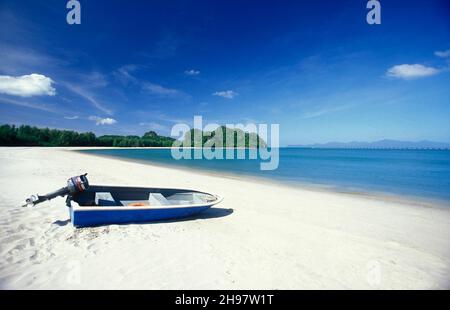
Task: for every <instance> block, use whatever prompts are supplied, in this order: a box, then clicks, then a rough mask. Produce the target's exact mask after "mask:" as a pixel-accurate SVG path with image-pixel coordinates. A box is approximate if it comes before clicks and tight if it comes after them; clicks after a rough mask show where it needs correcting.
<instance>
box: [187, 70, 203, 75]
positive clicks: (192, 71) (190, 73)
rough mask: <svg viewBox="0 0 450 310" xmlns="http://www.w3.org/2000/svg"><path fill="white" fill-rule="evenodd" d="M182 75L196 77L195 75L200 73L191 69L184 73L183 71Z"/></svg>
mask: <svg viewBox="0 0 450 310" xmlns="http://www.w3.org/2000/svg"><path fill="white" fill-rule="evenodd" d="M184 74H186V75H192V76H196V75H199V74H200V71H198V70H195V69H191V70H186V71H184Z"/></svg>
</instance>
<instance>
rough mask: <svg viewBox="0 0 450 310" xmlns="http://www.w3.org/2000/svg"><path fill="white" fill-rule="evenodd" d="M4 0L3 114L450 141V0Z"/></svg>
mask: <svg viewBox="0 0 450 310" xmlns="http://www.w3.org/2000/svg"><path fill="white" fill-rule="evenodd" d="M80 2H81V25H68V24H67V23H66V14H67V12H68V10H67V9H66V3H67V1H65V0H59V1H56V0H54V1H52V0H47V1H31V0H22V1H15V0H1V1H0V21H1V24H2V27H1V28H0V123H10V124H31V125H37V126H49V127H53V128H64V129H73V130H78V131H94V132H95V133H97V134H106V133H108V134H109V133H112V134H127V135H128V134H137V135H141V134H143V133H144V132H145V131H148V130H150V129H152V130H155V131H157V132H158V133H161V134H166V135H168V134H169V133H170V129H171V127H172V126H173V125H174V124H175V123H177V122H186V123H192V120H193V116H194V115H202V116H203V118H204V120H205V122H216V123H220V124H224V123H244V124H246V123H249V122H257V123H279V124H280V135H281V144H282V145H287V144H301V143H316V142H328V141H344V142H345V141H352V140H360V141H373V140H378V139H384V138H390V139H402V140H422V139H429V140H437V141H443V142H450V121H449V120H450V87H449V85H450V70H449V68H450V4H449V3H448V1H447V0H442V1H439V0H429V1H414V2H411V3H409V4H406V3H405V1H402V0H397V1H395V0H389V1H386V0H384V1H383V0H381V6H382V7H381V13H382V23H381V25H368V24H367V22H366V14H367V12H368V10H367V9H366V4H367V1H366V0H352V1H327V0H321V1H286V2H285V1H276V2H275V1H271V2H269V1H140V0H129V1H111V0H109V1H100V0H99V1H86V0H84V1H83V0H81V1H80Z"/></svg>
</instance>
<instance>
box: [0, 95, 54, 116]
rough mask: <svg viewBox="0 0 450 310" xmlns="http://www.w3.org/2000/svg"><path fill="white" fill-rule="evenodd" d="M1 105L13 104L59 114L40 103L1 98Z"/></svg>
mask: <svg viewBox="0 0 450 310" xmlns="http://www.w3.org/2000/svg"><path fill="white" fill-rule="evenodd" d="M0 103H5V104H12V105H16V106H19V107H25V108H31V109H37V110H41V111H46V112H51V113H58V111H56V110H55V109H54V108H53V107H51V106H48V105H45V104H38V103H30V102H26V101H23V100H22V99H21V100H15V99H9V98H0Z"/></svg>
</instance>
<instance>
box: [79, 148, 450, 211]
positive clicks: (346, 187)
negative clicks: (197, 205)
mask: <svg viewBox="0 0 450 310" xmlns="http://www.w3.org/2000/svg"><path fill="white" fill-rule="evenodd" d="M80 152H84V153H91V154H95V155H101V156H109V157H110V156H112V157H117V158H120V159H123V160H130V161H139V162H143V163H149V164H157V165H164V166H174V167H182V168H187V169H197V170H201V171H207V172H213V173H216V174H221V175H224V176H227V175H228V176H231V177H233V176H239V177H246V176H247V177H251V178H261V179H266V180H270V181H275V182H281V183H285V184H288V185H291V186H308V185H310V186H316V187H320V188H327V189H332V190H336V191H341V192H349V193H367V194H390V195H395V196H406V197H409V198H415V197H417V198H424V199H431V200H438V201H442V202H445V203H446V204H449V203H450V150H410V149H405V150H393V149H392V150H391V149H389V150H387V149H386V150H384V149H383V150H380V149H309V148H280V149H279V165H278V168H277V169H276V170H271V171H270V170H269V171H263V170H261V169H260V167H261V165H260V164H261V161H263V160H262V159H256V160H255V159H249V158H248V156H246V159H237V158H236V159H227V160H221V159H213V160H208V159H205V158H203V159H195V160H193V159H180V160H176V159H174V158H173V157H172V154H171V150H170V149H90V150H82V151H80ZM449 205H450V204H449Z"/></svg>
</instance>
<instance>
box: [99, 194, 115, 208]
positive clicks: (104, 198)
mask: <svg viewBox="0 0 450 310" xmlns="http://www.w3.org/2000/svg"><path fill="white" fill-rule="evenodd" d="M95 205H97V206H101V207H110V206H117V205H118V203H117V202H116V201H115V200H114V198H113V196H112V195H111V193H109V192H97V193H95Z"/></svg>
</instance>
